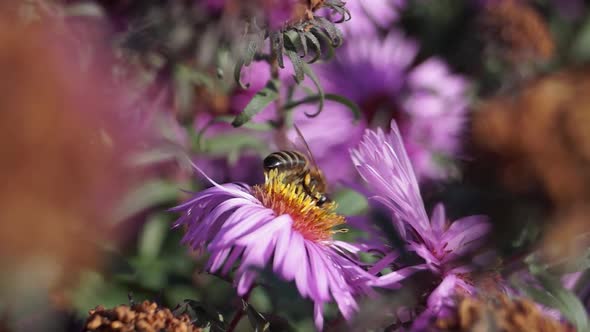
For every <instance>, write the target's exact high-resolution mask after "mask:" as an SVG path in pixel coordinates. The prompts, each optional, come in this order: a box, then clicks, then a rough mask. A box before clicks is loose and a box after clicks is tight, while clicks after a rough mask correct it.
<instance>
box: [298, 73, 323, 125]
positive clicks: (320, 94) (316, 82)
mask: <svg viewBox="0 0 590 332" xmlns="http://www.w3.org/2000/svg"><path fill="white" fill-rule="evenodd" d="M301 67H302V68H303V72H304V73H305V75H306V76H307V77H309V78H310V79H311V81H312V82H313V84H314V85H315V86H316V88H317V89H318V98H319V99H318V101H319V105H318V110H317V112H316V113H312V114H308V113H305V115H307V116H308V117H310V118H314V117H316V116H318V115H320V113H321V112H322V110H323V109H324V98H325V94H324V89H323V88H322V85H321V84H320V80H319V79H318V77H317V76H316V75H315V73H314V72H313V70H312V69H311V67H310V66H309V65H308V64H307V63H305V62H303V63H302V64H301Z"/></svg>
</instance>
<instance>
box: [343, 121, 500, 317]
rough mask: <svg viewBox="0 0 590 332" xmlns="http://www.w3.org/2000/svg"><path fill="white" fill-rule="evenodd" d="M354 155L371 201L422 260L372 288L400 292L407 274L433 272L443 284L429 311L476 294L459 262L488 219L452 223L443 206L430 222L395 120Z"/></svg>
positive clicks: (434, 293) (474, 245) (475, 246)
mask: <svg viewBox="0 0 590 332" xmlns="http://www.w3.org/2000/svg"><path fill="white" fill-rule="evenodd" d="M351 155H352V159H353V162H354V164H355V166H356V167H357V169H358V172H359V173H360V175H361V176H362V177H363V179H364V180H365V181H366V182H367V183H368V184H369V186H370V187H371V189H372V190H373V192H374V193H375V196H373V197H372V198H373V199H375V200H376V201H378V202H380V203H382V204H383V205H384V206H385V207H387V208H388V209H389V210H390V211H391V213H392V216H393V217H392V221H393V224H394V226H395V228H396V229H397V231H398V233H399V235H400V236H401V238H402V239H403V240H404V242H405V245H406V249H407V250H408V251H409V252H413V253H415V254H416V255H418V256H419V257H420V258H422V259H423V260H424V263H421V264H417V265H409V266H405V267H401V268H398V269H396V270H395V271H394V272H391V273H389V274H386V275H384V276H382V277H380V278H379V279H377V280H375V281H373V282H372V283H371V285H374V286H379V287H394V288H395V287H399V282H400V281H402V280H404V279H405V278H406V277H408V276H409V275H411V274H413V273H415V272H418V271H424V270H429V271H430V272H431V273H432V274H433V275H435V276H436V278H437V279H438V280H439V285H438V287H437V288H436V289H435V290H434V291H432V293H431V294H430V296H429V297H428V306H429V308H430V310H435V311H436V310H439V309H440V308H442V307H444V306H445V305H446V304H447V303H448V300H449V298H450V296H451V295H453V294H454V293H455V292H456V291H457V290H460V291H462V292H464V293H467V294H472V293H473V292H474V287H473V286H472V285H471V284H470V282H469V280H467V279H465V278H464V275H465V274H466V273H469V272H470V270H471V269H470V266H469V265H466V264H465V262H461V261H460V259H461V258H464V256H465V255H466V254H469V253H472V252H473V251H474V250H475V249H478V247H480V246H481V244H482V240H483V239H484V236H485V235H486V234H487V232H488V231H489V224H488V223H487V218H486V217H485V216H470V217H465V218H462V219H459V220H457V221H455V222H453V223H450V224H449V223H448V221H447V218H446V215H445V211H444V207H443V206H442V204H439V205H437V206H436V207H435V208H434V211H433V213H432V216H431V218H430V221H429V219H428V216H427V215H426V211H425V208H424V203H423V201H422V197H421V195H420V190H419V187H418V181H417V179H416V176H415V174H414V171H413V169H412V167H411V164H410V160H409V158H408V155H407V153H406V151H405V149H404V147H403V142H402V138H401V135H400V132H399V130H398V128H397V125H396V123H395V121H392V122H391V132H390V133H389V134H385V133H383V131H382V130H381V129H380V128H379V129H377V130H376V131H372V130H367V131H366V132H365V135H364V137H363V139H362V141H361V143H360V146H359V147H358V149H356V150H353V151H352V153H351ZM399 255H400V254H398V253H396V252H391V253H389V254H387V255H386V256H385V258H383V260H382V262H378V263H377V264H376V266H378V268H374V269H373V272H379V271H380V270H382V269H383V268H384V267H387V265H389V264H390V263H392V262H393V261H395V260H396V259H397V257H398V256H399ZM384 263H385V265H384Z"/></svg>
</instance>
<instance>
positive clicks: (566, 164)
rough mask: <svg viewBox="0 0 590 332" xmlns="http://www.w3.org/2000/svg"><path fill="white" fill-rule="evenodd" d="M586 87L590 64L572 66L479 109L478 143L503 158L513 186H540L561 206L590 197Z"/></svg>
mask: <svg viewBox="0 0 590 332" xmlns="http://www.w3.org/2000/svg"><path fill="white" fill-rule="evenodd" d="M588 89H590V68H572V69H568V70H564V71H562V72H559V73H556V74H553V75H550V76H547V77H545V78H542V79H539V80H536V81H533V82H531V83H529V84H528V85H527V86H525V87H524V88H523V90H522V91H521V92H520V93H519V94H518V95H516V96H499V97H496V98H493V99H490V100H488V101H486V102H484V103H483V104H482V105H481V106H480V107H479V112H476V113H475V116H474V121H473V133H474V141H475V143H476V145H477V146H478V147H479V148H480V149H481V150H483V151H484V152H485V153H484V154H489V155H492V156H493V157H494V158H495V159H496V160H497V161H498V160H499V163H500V167H499V168H500V169H501V173H502V174H501V177H502V178H503V180H504V182H505V183H506V184H507V185H508V186H509V187H510V188H512V189H514V190H516V191H532V190H535V189H536V188H537V187H539V186H540V187H541V188H543V189H544V191H545V192H546V193H547V195H548V196H549V197H550V198H551V199H552V201H553V202H555V203H556V205H558V206H570V205H573V204H577V203H579V202H588V201H590V112H588V108H589V107H590V95H589V94H588V93H587V91H589V90H588Z"/></svg>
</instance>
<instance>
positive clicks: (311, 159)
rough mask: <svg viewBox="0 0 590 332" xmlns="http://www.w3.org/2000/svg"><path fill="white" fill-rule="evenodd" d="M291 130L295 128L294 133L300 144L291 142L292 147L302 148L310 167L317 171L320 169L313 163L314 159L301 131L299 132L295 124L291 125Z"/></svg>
mask: <svg viewBox="0 0 590 332" xmlns="http://www.w3.org/2000/svg"><path fill="white" fill-rule="evenodd" d="M293 128H295V132H296V133H297V139H298V140H299V141H300V142H293V144H294V145H301V146H302V147H303V150H304V152H305V155H306V156H307V158H308V159H309V162H310V163H311V166H312V167H313V168H314V169H315V170H319V169H320V168H319V167H318V163H317V162H316V161H315V158H314V157H313V153H312V152H311V149H310V148H309V144H307V141H306V140H305V137H303V133H301V130H299V127H297V125H296V124H293ZM298 143H299V144H298ZM298 150H300V149H298Z"/></svg>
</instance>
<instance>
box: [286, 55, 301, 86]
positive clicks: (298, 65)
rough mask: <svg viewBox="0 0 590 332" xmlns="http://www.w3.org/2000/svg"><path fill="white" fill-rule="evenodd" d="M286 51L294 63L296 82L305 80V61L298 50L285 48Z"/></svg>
mask: <svg viewBox="0 0 590 332" xmlns="http://www.w3.org/2000/svg"><path fill="white" fill-rule="evenodd" d="M285 53H287V56H288V57H289V60H291V64H292V65H293V71H294V72H295V76H294V78H295V82H297V84H300V83H301V81H303V79H304V78H305V73H304V72H303V64H304V63H305V62H303V60H302V59H301V58H300V57H299V54H297V52H295V51H292V50H285Z"/></svg>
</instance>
